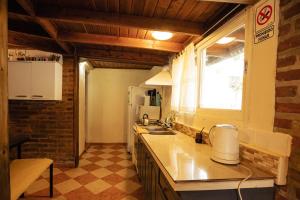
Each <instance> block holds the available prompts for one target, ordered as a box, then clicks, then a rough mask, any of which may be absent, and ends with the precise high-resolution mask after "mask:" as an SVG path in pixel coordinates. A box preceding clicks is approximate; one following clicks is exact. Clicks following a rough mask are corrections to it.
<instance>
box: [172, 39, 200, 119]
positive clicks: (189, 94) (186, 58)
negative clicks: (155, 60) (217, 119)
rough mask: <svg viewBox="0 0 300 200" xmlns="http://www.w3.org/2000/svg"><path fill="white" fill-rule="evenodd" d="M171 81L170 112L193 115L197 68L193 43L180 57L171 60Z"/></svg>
mask: <svg viewBox="0 0 300 200" xmlns="http://www.w3.org/2000/svg"><path fill="white" fill-rule="evenodd" d="M172 80H173V85H172V102H171V107H172V110H174V111H179V112H180V113H194V112H195V111H196V98H197V97H196V91H197V88H196V84H197V66H196V62H195V48H194V44H193V43H192V44H190V45H189V46H187V47H186V48H185V49H184V51H183V53H182V55H180V56H179V57H177V58H175V59H174V60H173V63H172Z"/></svg>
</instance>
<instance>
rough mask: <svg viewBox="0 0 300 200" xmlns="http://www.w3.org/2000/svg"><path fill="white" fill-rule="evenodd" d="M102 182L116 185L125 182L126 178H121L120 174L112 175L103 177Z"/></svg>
mask: <svg viewBox="0 0 300 200" xmlns="http://www.w3.org/2000/svg"><path fill="white" fill-rule="evenodd" d="M102 180H104V181H106V182H108V183H109V184H111V185H116V184H118V183H120V182H122V181H124V178H123V177H122V176H119V175H118V174H111V175H108V176H105V177H103V178H102Z"/></svg>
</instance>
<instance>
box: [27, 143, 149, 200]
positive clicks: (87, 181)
mask: <svg viewBox="0 0 300 200" xmlns="http://www.w3.org/2000/svg"><path fill="white" fill-rule="evenodd" d="M48 178H49V171H46V172H45V173H44V174H43V175H42V177H40V178H39V179H38V180H37V181H36V182H35V183H33V184H32V185H31V186H30V188H29V189H28V190H27V192H26V193H25V198H24V200H25V199H26V200H28V199H32V200H33V199H34V200H37V199H45V200H46V199H50V198H49V197H48V193H49V179H48ZM53 178H54V179H53V181H54V198H53V199H58V200H69V199H70V200H142V199H143V190H142V187H141V184H140V183H139V180H138V178H137V175H136V171H135V168H134V166H133V164H132V162H131V160H130V156H129V155H128V154H127V152H126V148H125V146H124V145H119V144H114V145H93V146H90V147H89V148H88V150H87V152H86V153H84V154H83V156H82V159H81V160H80V162H79V167H78V168H72V169H70V168H54V177H53ZM21 199H23V198H21Z"/></svg>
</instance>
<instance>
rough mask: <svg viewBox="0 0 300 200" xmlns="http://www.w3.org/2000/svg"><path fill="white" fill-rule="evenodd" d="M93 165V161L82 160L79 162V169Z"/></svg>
mask: <svg viewBox="0 0 300 200" xmlns="http://www.w3.org/2000/svg"><path fill="white" fill-rule="evenodd" d="M91 163H92V162H91V161H89V160H86V159H84V158H82V159H80V160H79V167H83V166H85V165H88V164H91Z"/></svg>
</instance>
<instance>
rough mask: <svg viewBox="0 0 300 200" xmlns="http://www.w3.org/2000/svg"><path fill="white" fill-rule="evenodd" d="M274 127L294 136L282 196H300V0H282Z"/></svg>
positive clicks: (280, 192)
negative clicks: (286, 180)
mask: <svg viewBox="0 0 300 200" xmlns="http://www.w3.org/2000/svg"><path fill="white" fill-rule="evenodd" d="M279 23H280V24H279V44H278V50H277V51H278V55H277V73H276V108H275V109H276V114H275V122H274V130H275V131H281V132H284V133H287V134H290V135H292V136H293V146H292V153H291V157H290V160H289V171H288V185H287V187H283V188H280V190H279V192H278V199H300V0H281V2H280V22H279Z"/></svg>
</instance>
